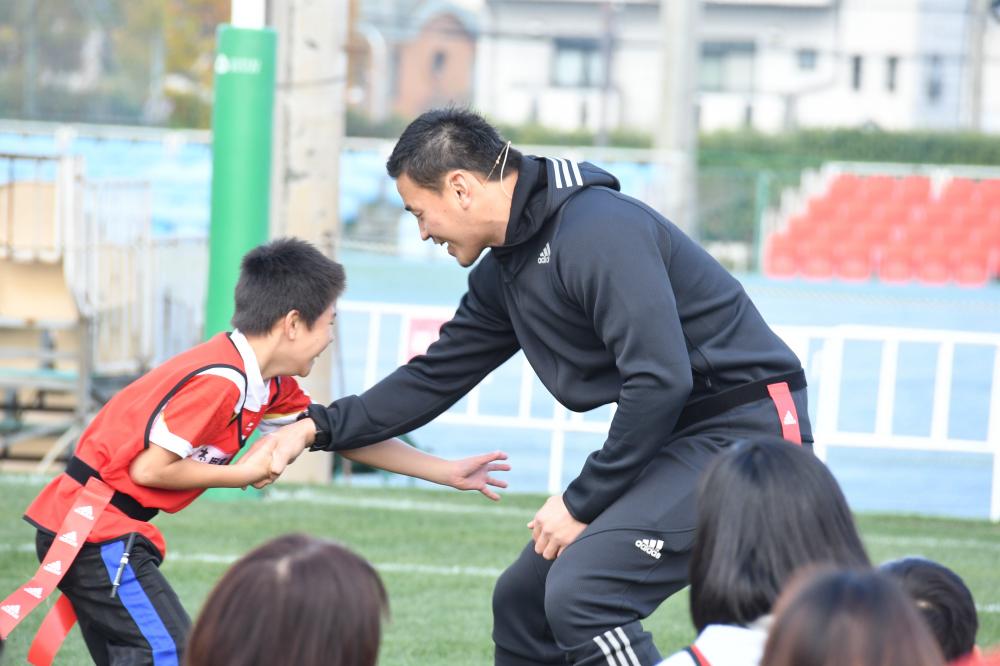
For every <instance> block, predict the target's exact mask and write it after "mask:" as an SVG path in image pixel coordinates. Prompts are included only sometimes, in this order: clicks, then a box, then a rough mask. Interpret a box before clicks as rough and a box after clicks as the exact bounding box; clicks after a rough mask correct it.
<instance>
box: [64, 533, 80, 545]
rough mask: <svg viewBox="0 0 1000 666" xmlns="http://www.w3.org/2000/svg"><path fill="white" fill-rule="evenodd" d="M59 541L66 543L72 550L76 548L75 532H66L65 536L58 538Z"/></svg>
mask: <svg viewBox="0 0 1000 666" xmlns="http://www.w3.org/2000/svg"><path fill="white" fill-rule="evenodd" d="M59 540H60V541H62V542H63V543H68V544H69V545H71V546H73V547H74V548H76V546H77V545H78V544H77V541H76V532H66V534H63V535H62V536H61V537H59Z"/></svg>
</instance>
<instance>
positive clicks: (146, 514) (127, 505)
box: [66, 456, 160, 522]
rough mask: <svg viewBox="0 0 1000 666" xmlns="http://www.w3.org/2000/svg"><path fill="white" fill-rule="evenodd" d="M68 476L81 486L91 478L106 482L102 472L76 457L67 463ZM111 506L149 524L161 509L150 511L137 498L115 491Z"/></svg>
mask: <svg viewBox="0 0 1000 666" xmlns="http://www.w3.org/2000/svg"><path fill="white" fill-rule="evenodd" d="M66 474H68V475H69V477H70V478H71V479H73V480H74V481H76V482H77V483H79V484H80V485H81V486H85V485H87V480H88V479H90V478H96V479H98V480H100V481H103V480H104V479H102V478H101V474H100V472H98V471H97V470H96V469H94V468H93V467H91V466H90V465H88V464H87V463H85V462H83V461H82V460H80V459H79V458H77V457H76V456H73V457H72V458H70V459H69V462H68V463H66ZM111 506H113V507H115V508H116V509H118V510H119V511H121V512H122V513H124V514H125V515H126V516H128V517H129V518H134V519H135V520H142V521H144V522H149V521H150V520H152V519H153V517H154V516H156V514H158V513H159V512H160V510H159V509H148V508H146V507H144V506H143V505H141V504H139V500H137V499H136V498H134V497H132V496H131V495H127V494H125V493H123V492H119V491H117V490H116V491H115V494H114V495H112V496H111Z"/></svg>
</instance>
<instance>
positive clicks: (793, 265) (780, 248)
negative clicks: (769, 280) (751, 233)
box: [764, 233, 798, 278]
mask: <svg viewBox="0 0 1000 666" xmlns="http://www.w3.org/2000/svg"><path fill="white" fill-rule="evenodd" d="M797 272H798V257H797V255H796V252H795V244H794V243H793V242H792V241H791V239H790V238H789V237H788V236H785V235H782V234H779V233H774V234H771V237H770V238H769V239H768V243H767V248H766V250H765V253H764V274H765V275H767V276H768V277H773V278H790V277H794V276H795V274H796V273H797Z"/></svg>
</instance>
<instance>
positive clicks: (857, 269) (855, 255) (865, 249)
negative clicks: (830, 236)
mask: <svg viewBox="0 0 1000 666" xmlns="http://www.w3.org/2000/svg"><path fill="white" fill-rule="evenodd" d="M833 272H834V274H835V275H836V276H837V277H838V278H840V279H842V280H848V281H851V282H863V281H865V280H868V279H870V278H871V276H872V250H871V246H869V245H866V244H861V243H856V242H854V243H845V244H843V245H841V246H839V247H838V249H837V251H836V252H835V253H834V266H833Z"/></svg>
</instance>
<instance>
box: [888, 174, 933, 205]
mask: <svg viewBox="0 0 1000 666" xmlns="http://www.w3.org/2000/svg"><path fill="white" fill-rule="evenodd" d="M930 198H931V179H930V178H928V177H927V176H907V177H905V178H902V179H900V180H898V181H896V184H895V187H894V188H893V199H894V200H895V201H897V202H899V203H900V204H902V205H903V206H904V207H912V206H917V205H921V204H925V203H927V202H928V201H930Z"/></svg>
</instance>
